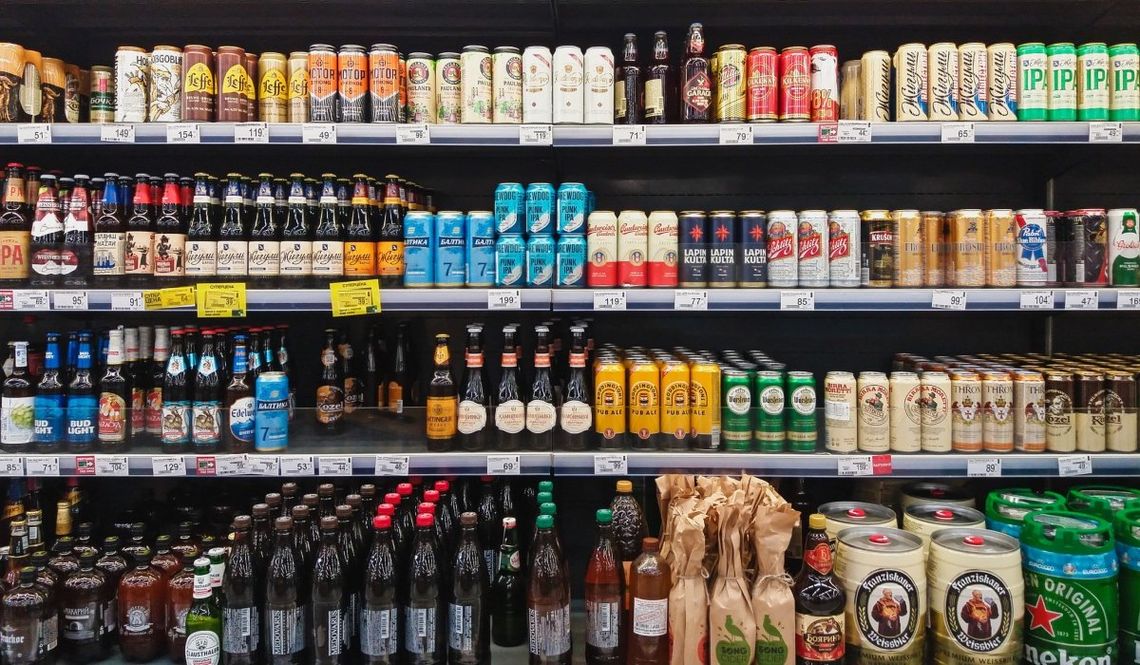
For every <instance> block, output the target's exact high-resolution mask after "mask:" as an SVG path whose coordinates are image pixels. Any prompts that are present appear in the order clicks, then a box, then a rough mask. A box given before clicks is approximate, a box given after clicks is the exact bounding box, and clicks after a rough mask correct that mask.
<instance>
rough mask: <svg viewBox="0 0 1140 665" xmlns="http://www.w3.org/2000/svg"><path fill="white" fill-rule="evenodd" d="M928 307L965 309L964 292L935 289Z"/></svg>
mask: <svg viewBox="0 0 1140 665" xmlns="http://www.w3.org/2000/svg"><path fill="white" fill-rule="evenodd" d="M930 306H931V307H933V308H934V309H966V292H965V291H962V290H960V289H959V290H953V291H950V290H946V289H935V290H934V294H933V295H932V296H931V297H930Z"/></svg>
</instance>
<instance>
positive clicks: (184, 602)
mask: <svg viewBox="0 0 1140 665" xmlns="http://www.w3.org/2000/svg"><path fill="white" fill-rule="evenodd" d="M174 554H175V555H176V556H177V557H178V558H179V561H181V565H182V567H181V569H180V570H179V571H178V572H176V573H175V574H174V575H173V576H172V577H171V578H170V579H169V580H167V582H166V646H167V649H168V651H169V652H170V657H171V659H172V660H173V661H174V662H176V663H181V662H184V661H185V658H186V615H187V614H189V612H190V605H191V604H192V603H193V602H194V560H195V559H197V558H198V552H197V551H193V552H174Z"/></svg>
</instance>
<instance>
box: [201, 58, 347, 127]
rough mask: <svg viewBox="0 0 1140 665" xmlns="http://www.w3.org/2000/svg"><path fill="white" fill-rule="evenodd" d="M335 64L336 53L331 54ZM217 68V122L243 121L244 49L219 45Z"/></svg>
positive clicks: (244, 102)
mask: <svg viewBox="0 0 1140 665" xmlns="http://www.w3.org/2000/svg"><path fill="white" fill-rule="evenodd" d="M333 60H334V65H335V60H336V55H335V54H333ZM214 66H215V67H216V70H217V81H218V97H217V102H216V104H215V105H216V107H217V119H218V121H219V122H244V121H245V116H246V108H245V107H246V105H247V104H248V100H247V99H246V97H245V79H246V76H247V74H246V71H245V49H243V48H241V47H238V46H219V47H218V53H217V56H215V58H214Z"/></svg>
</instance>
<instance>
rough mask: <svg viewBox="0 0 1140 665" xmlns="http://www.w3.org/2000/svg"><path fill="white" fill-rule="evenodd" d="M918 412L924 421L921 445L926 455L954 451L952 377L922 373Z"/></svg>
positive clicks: (945, 374) (937, 373)
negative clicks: (951, 416) (951, 397)
mask: <svg viewBox="0 0 1140 665" xmlns="http://www.w3.org/2000/svg"><path fill="white" fill-rule="evenodd" d="M919 379H920V381H921V384H920V385H919V390H920V395H921V397H920V398H919V403H918V410H919V419H920V420H921V421H922V436H921V439H920V441H921V445H920V446H919V447H920V448H921V449H922V452H924V453H948V452H950V451H952V450H953V449H954V445H953V438H954V437H953V432H952V429H953V428H952V427H951V424H950V395H951V392H952V390H953V389H952V387H951V383H950V375H949V374H947V373H946V372H930V371H927V372H922V373H921V374H920V375H919Z"/></svg>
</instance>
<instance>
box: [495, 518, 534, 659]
mask: <svg viewBox="0 0 1140 665" xmlns="http://www.w3.org/2000/svg"><path fill="white" fill-rule="evenodd" d="M502 540H503V542H502V545H500V547H499V551H498V553H497V559H496V562H495V569H494V583H493V584H492V586H491V639H492V640H493V641H494V643H495V644H497V645H499V646H502V647H513V646H518V645H520V644H522V643H523V642H525V641H526V636H527V616H526V580H524V579H523V576H522V557H521V555H520V554H519V535H518V528H517V523H516V521H515V518H513V517H504V518H503V539H502Z"/></svg>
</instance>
